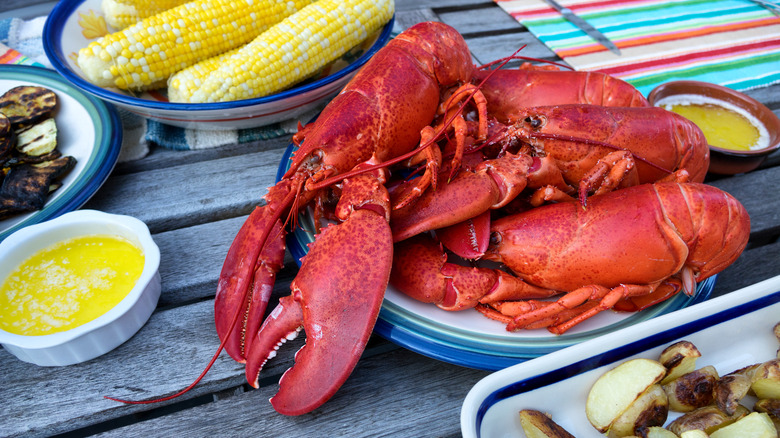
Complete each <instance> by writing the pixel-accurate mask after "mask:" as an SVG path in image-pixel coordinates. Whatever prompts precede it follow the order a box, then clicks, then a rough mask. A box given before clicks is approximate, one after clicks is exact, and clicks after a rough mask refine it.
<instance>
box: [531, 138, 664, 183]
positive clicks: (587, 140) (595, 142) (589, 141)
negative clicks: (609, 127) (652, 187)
mask: <svg viewBox="0 0 780 438" xmlns="http://www.w3.org/2000/svg"><path fill="white" fill-rule="evenodd" d="M529 137H530V138H545V139H551V140H563V141H570V142H581V143H585V144H592V145H596V146H603V147H606V148H610V149H614V150H616V151H625V152H628V153H629V154H631V156H632V157H634V158H635V159H637V160H639V161H641V162H643V163H645V164H647V165H648V166H650V167H654V168H655V169H657V170H660V171H661V172H665V173H668V174H670V175H671V174H672V173H674V172H673V171H671V170H669V169H665V168H663V167H661V166H659V165H657V164H655V163H653V162H651V161H649V160H647V159H646V158H643V157H641V156H639V155H637V154H636V153H634V152H632V151H630V150H628V149H626V148H622V147H619V146H615V145H613V144H610V143H607V142H605V141H600V140H594V139H590V138H581V137H574V136H571V135H561V134H547V133H543V132H535V133H531V134H530V135H529Z"/></svg>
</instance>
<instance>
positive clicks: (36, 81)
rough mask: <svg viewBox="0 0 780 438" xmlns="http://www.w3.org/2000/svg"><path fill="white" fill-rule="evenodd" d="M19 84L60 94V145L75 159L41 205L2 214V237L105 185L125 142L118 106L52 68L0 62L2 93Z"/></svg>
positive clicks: (78, 202)
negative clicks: (31, 209) (82, 88)
mask: <svg viewBox="0 0 780 438" xmlns="http://www.w3.org/2000/svg"><path fill="white" fill-rule="evenodd" d="M20 85H37V86H41V87H45V88H48V89H50V90H52V91H54V93H55V94H56V95H57V98H58V100H59V108H57V109H56V110H55V111H56V112H55V117H54V120H55V122H56V123H57V131H58V132H57V141H58V145H57V149H58V150H59V151H60V152H62V155H63V156H65V155H70V156H72V157H74V158H75V159H76V165H75V166H74V168H73V169H71V170H70V172H69V173H68V174H67V175H66V176H65V177H64V178H63V179H62V180H61V182H62V186H61V187H60V188H58V189H57V190H56V191H54V192H53V193H52V194H51V195H49V197H48V199H47V200H46V204H44V206H43V209H41V210H38V211H33V212H29V213H23V214H18V215H14V216H12V217H10V218H8V219H2V220H0V241H2V240H4V239H5V238H6V237H8V236H9V235H10V234H11V233H13V232H14V231H16V230H18V229H20V228H22V227H26V226H28V225H32V224H37V223H40V222H44V221H46V220H49V219H52V218H55V217H57V216H60V215H61V214H63V213H67V212H69V211H73V210H76V209H77V208H79V207H81V206H82V205H84V203H85V202H87V201H88V200H89V199H90V198H91V197H92V195H93V194H94V193H95V192H96V191H97V190H98V189H99V188H100V187H101V186H102V185H103V183H104V182H105V181H106V179H107V178H108V176H109V174H110V173H111V171H112V170H113V169H114V165H115V164H116V161H117V159H118V158H119V150H120V149H121V147H122V125H121V123H120V120H119V116H118V115H117V113H116V110H114V108H112V107H110V106H108V105H106V104H105V103H104V102H103V101H101V100H100V99H97V98H95V97H93V96H91V95H89V94H87V93H84V92H82V91H81V90H79V89H78V88H76V87H74V86H73V85H72V84H71V83H70V82H68V81H66V80H65V79H64V78H63V77H62V76H60V75H58V74H57V73H56V72H55V71H53V70H48V69H45V68H40V67H30V66H23V65H0V94H2V93H5V92H6V91H7V90H9V89H11V88H13V87H16V86H20Z"/></svg>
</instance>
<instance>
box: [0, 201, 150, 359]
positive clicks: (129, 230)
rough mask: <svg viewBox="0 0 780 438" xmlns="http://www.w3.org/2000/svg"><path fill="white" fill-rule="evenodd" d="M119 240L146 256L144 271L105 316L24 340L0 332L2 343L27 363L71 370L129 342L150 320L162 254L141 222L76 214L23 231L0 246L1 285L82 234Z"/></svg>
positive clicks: (93, 213)
mask: <svg viewBox="0 0 780 438" xmlns="http://www.w3.org/2000/svg"><path fill="white" fill-rule="evenodd" d="M93 234H108V235H116V236H121V237H124V238H126V239H128V240H129V241H131V242H133V243H134V244H136V245H137V246H138V247H139V248H141V250H142V251H143V253H144V258H145V262H144V269H143V271H142V272H141V276H140V277H139V279H138V281H137V282H136V284H135V287H133V289H132V290H131V291H130V293H129V294H128V295H127V296H126V297H125V298H124V299H123V300H122V301H120V302H119V304H117V305H116V306H114V307H113V308H112V309H110V310H109V311H108V312H106V313H104V314H103V315H101V316H99V317H97V318H95V319H94V320H92V321H90V322H88V323H86V324H83V325H81V326H78V327H75V328H72V329H70V330H67V331H64V332H59V333H53V334H49V335H40V336H23V335H17V334H14V333H8V332H6V331H4V330H1V329H0V344H2V345H3V347H4V348H5V349H6V350H8V351H9V352H11V353H12V354H13V355H14V356H16V357H18V358H19V359H21V360H23V361H25V362H31V363H34V364H37V365H41V366H58V365H71V364H75V363H79V362H84V361H87V360H90V359H93V358H95V357H98V356H100V355H102V354H105V353H107V352H109V351H111V350H113V349H114V348H116V347H117V346H119V345H120V344H122V343H123V342H125V341H126V340H128V339H130V338H131V337H132V336H133V335H134V334H135V333H136V332H137V331H138V330H139V329H140V328H141V327H142V326H143V325H144V324H145V323H146V321H147V320H148V319H149V316H151V314H152V312H153V311H154V309H155V308H156V307H157V300H158V299H159V298H160V274H159V266H160V249H159V248H158V247H157V245H156V244H155V243H154V240H152V236H151V234H150V233H149V228H147V226H146V224H144V223H143V222H142V221H140V220H138V219H136V218H133V217H130V216H123V215H116V214H108V213H103V212H100V211H96V210H78V211H73V212H70V213H66V214H64V215H62V216H60V217H58V218H55V219H52V220H49V221H46V222H43V223H40V224H36V225H30V226H28V227H25V228H22V229H20V230H18V231H16V232H15V233H13V234H11V235H10V236H8V237H7V238H6V239H5V240H3V241H2V242H0V282H1V281H3V280H5V278H6V277H7V276H8V275H9V274H10V273H11V271H13V270H14V269H15V268H16V267H17V266H18V265H19V264H20V263H22V262H23V261H24V260H26V259H27V258H28V257H30V256H32V255H33V254H34V253H36V252H38V251H40V250H42V249H44V248H46V247H49V246H51V245H53V244H55V243H57V242H60V241H63V240H66V239H70V238H74V237H78V236H85V235H93Z"/></svg>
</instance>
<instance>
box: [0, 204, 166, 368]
mask: <svg viewBox="0 0 780 438" xmlns="http://www.w3.org/2000/svg"><path fill="white" fill-rule="evenodd" d="M159 265H160V250H159V248H158V247H157V245H156V244H155V243H154V240H152V237H151V234H150V233H149V229H148V228H147V226H146V225H145V224H144V223H143V222H142V221H140V220H138V219H136V218H133V217H130V216H123V215H115V214H108V213H103V212H99V211H95V210H78V211H73V212H70V213H66V214H64V215H62V216H60V217H58V218H55V219H52V220H50V221H47V222H43V223H40V224H36V225H31V226H28V227H25V228H22V229H20V230H18V231H17V232H15V233H13V234H11V235H10V236H8V238H6V239H5V240H3V241H2V242H0V344H2V345H3V347H4V348H5V349H6V350H7V351H9V352H10V353H11V354H13V355H15V356H16V357H17V358H19V359H21V360H23V361H25V362H30V363H34V364H37V365H41V366H61V365H71V364H75V363H79V362H84V361H87V360H90V359H94V358H96V357H98V356H100V355H102V354H105V353H107V352H109V351H111V350H113V349H114V348H116V347H118V346H119V345H121V344H122V343H124V342H125V341H127V340H128V339H130V338H131V337H132V336H133V335H134V334H135V333H136V332H137V331H138V330H140V328H141V327H142V326H143V325H144V324H145V323H146V321H147V320H148V319H149V317H150V316H151V314H152V312H153V311H154V309H155V308H156V307H157V301H158V299H159V297H160V289H161V285H160V275H159V271H158V268H159Z"/></svg>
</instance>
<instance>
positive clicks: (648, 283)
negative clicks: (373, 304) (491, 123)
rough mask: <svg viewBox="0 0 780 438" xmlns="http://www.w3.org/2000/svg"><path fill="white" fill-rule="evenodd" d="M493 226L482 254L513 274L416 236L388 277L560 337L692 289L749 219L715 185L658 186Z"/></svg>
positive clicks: (731, 255)
mask: <svg viewBox="0 0 780 438" xmlns="http://www.w3.org/2000/svg"><path fill="white" fill-rule="evenodd" d="M491 233H492V236H491V243H490V247H489V248H488V250H487V252H486V253H485V255H484V257H483V259H484V260H489V261H493V262H499V263H502V264H504V265H505V266H506V267H507V268H509V269H510V270H511V271H512V272H513V273H514V276H513V275H510V274H508V273H506V272H504V271H501V270H496V269H489V268H477V267H465V266H461V265H456V264H452V263H448V262H447V255H446V254H445V253H444V252H443V251H442V249H441V245H440V244H438V243H437V242H436V241H435V240H434V239H433V238H432V237H431V236H430V235H429V234H422V235H418V236H415V237H413V238H411V239H409V240H406V241H403V242H400V243H398V244H396V256H395V258H394V261H393V271H392V274H391V277H390V282H391V284H393V285H394V286H395V287H397V288H398V289H399V290H401V291H402V292H404V293H406V294H407V295H409V296H411V297H413V298H415V299H417V300H420V301H423V302H431V303H435V304H437V305H438V306H439V307H441V308H443V309H445V310H461V309H465V308H471V307H475V306H479V308H480V309H481V311H482V312H483V313H485V314H487V315H488V316H490V317H493V318H495V319H498V320H500V321H504V322H507V330H518V329H522V328H539V327H548V329H549V330H550V331H551V332H553V333H557V334H560V333H563V332H565V331H567V330H568V329H570V328H571V327H573V326H574V325H576V324H578V323H580V322H582V321H584V320H586V319H588V318H590V317H592V316H593V315H595V314H597V313H599V312H601V311H604V310H607V309H611V308H615V307H617V308H618V309H621V310H631V311H635V310H640V309H642V308H645V307H647V306H649V305H652V304H655V303H656V302H660V301H662V300H664V299H667V298H669V297H670V296H672V295H674V294H676V293H677V292H679V291H680V290H684V291H685V293H687V294H692V293H693V292H694V290H695V282H696V281H701V280H704V279H706V278H707V277H710V276H712V275H714V274H716V273H718V272H720V271H721V270H723V269H724V268H726V267H727V266H729V265H730V264H731V263H733V262H734V260H736V259H737V257H739V255H740V254H741V252H742V250H743V249H744V248H745V245H746V244H747V241H748V237H749V234H750V218H749V216H748V214H747V212H746V211H745V209H744V207H743V206H742V204H740V203H739V202H738V201H737V200H736V199H735V198H733V197H732V196H731V195H729V194H727V193H725V192H723V191H721V190H719V189H717V188H714V187H711V186H708V185H704V184H697V183H685V184H678V183H658V184H645V185H640V186H634V187H630V188H626V189H622V190H618V191H614V192H610V193H608V194H604V195H599V196H593V197H591V198H590V199H589V202H588V206H587V207H586V208H582V207H581V206H580V205H579V204H577V203H571V202H568V203H557V204H549V205H545V206H542V207H538V208H534V209H531V210H528V211H526V212H523V213H520V214H517V215H511V216H507V217H504V218H501V219H499V220H497V221H496V222H495V223H493V224H492V226H491ZM561 293H563V294H564V295H563V296H562V297H561V298H559V299H558V300H557V301H539V300H538V299H540V298H547V297H551V296H554V295H558V294H561ZM507 300H523V301H519V302H516V303H504V302H505V301H507ZM486 305H494V307H495V308H496V309H498V311H496V310H494V309H493V308H491V307H487V306H486ZM510 307H511V308H512V309H511V311H510V309H509V308H510Z"/></svg>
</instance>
